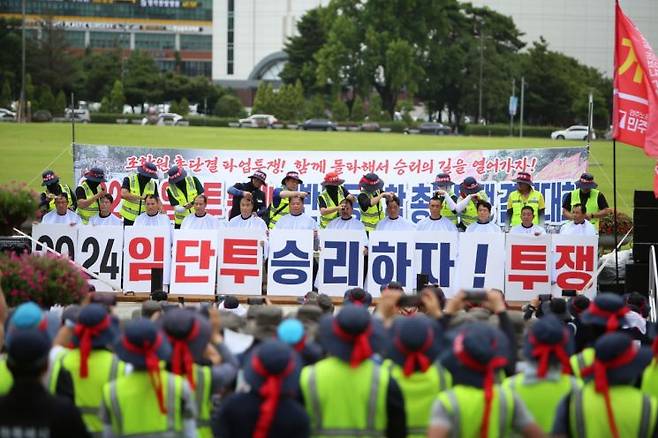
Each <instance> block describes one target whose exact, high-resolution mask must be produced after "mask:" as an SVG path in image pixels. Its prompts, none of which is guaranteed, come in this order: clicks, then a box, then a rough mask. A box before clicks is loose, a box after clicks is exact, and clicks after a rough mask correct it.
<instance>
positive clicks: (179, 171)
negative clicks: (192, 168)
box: [169, 167, 183, 179]
mask: <svg viewBox="0 0 658 438" xmlns="http://www.w3.org/2000/svg"><path fill="white" fill-rule="evenodd" d="M182 173H183V168H182V167H179V168H178V171H177V172H176V173H175V174H173V175H170V176H169V179H174V178H178V177H179V176H181V174H182Z"/></svg>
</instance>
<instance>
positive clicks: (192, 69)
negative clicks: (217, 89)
mask: <svg viewBox="0 0 658 438" xmlns="http://www.w3.org/2000/svg"><path fill="white" fill-rule="evenodd" d="M181 67H182V70H183V71H182V72H181V73H183V74H185V75H187V76H206V77H210V74H211V72H212V62H210V61H183V63H182V66H181Z"/></svg>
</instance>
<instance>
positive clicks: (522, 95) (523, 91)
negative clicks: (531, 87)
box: [519, 76, 525, 138]
mask: <svg viewBox="0 0 658 438" xmlns="http://www.w3.org/2000/svg"><path fill="white" fill-rule="evenodd" d="M524 100H525V77H523V76H521V114H520V116H519V138H522V137H523V101H524Z"/></svg>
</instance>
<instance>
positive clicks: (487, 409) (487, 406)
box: [452, 332, 507, 438]
mask: <svg viewBox="0 0 658 438" xmlns="http://www.w3.org/2000/svg"><path fill="white" fill-rule="evenodd" d="M493 344H494V345H492V346H493V347H495V341H494V342H493ZM452 348H453V353H454V354H455V357H456V358H457V359H458V360H459V361H460V362H461V363H462V364H463V365H464V366H466V367H467V368H470V369H471V370H473V371H477V372H480V373H484V412H483V414H482V426H481V428H480V437H482V438H486V437H488V436H489V417H490V414H491V402H492V400H493V386H494V371H495V370H496V368H500V367H503V366H505V365H507V358H505V357H502V356H494V357H492V358H491V359H490V360H489V362H487V363H481V362H480V361H478V360H476V359H474V358H473V357H472V356H471V355H470V354H468V351H466V350H465V349H464V332H461V333H460V334H459V335H457V337H456V338H455V341H454V342H453V346H452Z"/></svg>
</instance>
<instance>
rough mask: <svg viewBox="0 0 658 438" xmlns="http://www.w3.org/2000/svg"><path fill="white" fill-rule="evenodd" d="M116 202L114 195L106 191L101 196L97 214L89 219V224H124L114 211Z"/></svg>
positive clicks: (118, 225)
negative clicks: (113, 207)
mask: <svg viewBox="0 0 658 438" xmlns="http://www.w3.org/2000/svg"><path fill="white" fill-rule="evenodd" d="M113 203H114V197H112V195H110V194H109V193H105V194H104V195H103V196H101V199H100V200H99V205H100V210H99V211H98V214H97V215H96V216H92V217H91V219H89V225H93V226H97V227H98V226H104V227H106V226H117V227H120V226H122V225H123V222H122V221H121V219H119V218H118V217H117V216H116V215H115V214H113V213H112V204H113Z"/></svg>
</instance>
